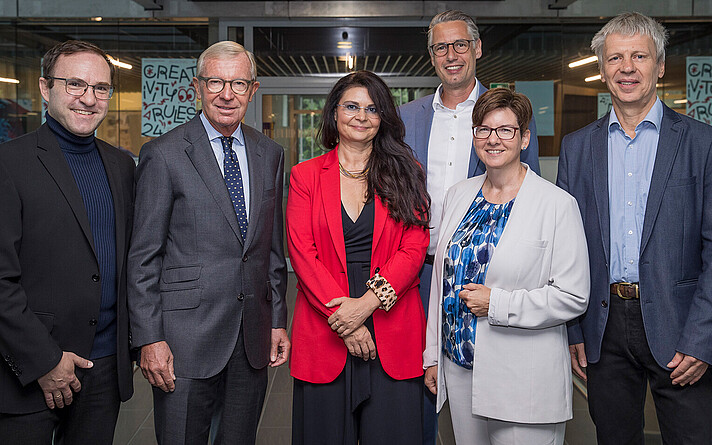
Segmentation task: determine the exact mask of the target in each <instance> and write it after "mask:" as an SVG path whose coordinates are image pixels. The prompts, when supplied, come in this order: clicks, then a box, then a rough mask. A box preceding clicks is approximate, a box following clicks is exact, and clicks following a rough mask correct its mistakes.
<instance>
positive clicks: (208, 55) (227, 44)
mask: <svg viewBox="0 0 712 445" xmlns="http://www.w3.org/2000/svg"><path fill="white" fill-rule="evenodd" d="M242 53H245V54H247V58H248V59H250V74H252V79H249V80H256V79H257V63H256V62H255V56H254V55H253V54H252V53H251V52H250V51H248V50H246V49H245V47H244V46H242V45H240V44H239V43H236V42H233V41H230V40H223V41H222V42H218V43H214V44H212V45H210V46H209V47H208V49H206V50H205V51H203V53H202V54H201V55H200V57H198V76H200V75H201V74H202V73H203V68H204V67H205V60H206V59H230V58H232V57H237V56H238V55H240V54H242Z"/></svg>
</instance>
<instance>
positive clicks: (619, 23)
mask: <svg viewBox="0 0 712 445" xmlns="http://www.w3.org/2000/svg"><path fill="white" fill-rule="evenodd" d="M611 34H622V35H624V36H633V35H636V34H640V35H644V36H648V37H650V38H651V39H653V44H655V56H656V61H657V62H658V63H662V62H665V46H666V45H667V42H668V31H667V29H665V27H664V26H663V25H661V24H660V23H658V22H656V21H655V20H653V19H651V18H650V17H648V16H645V15H643V14H640V13H637V12H624V13H623V14H620V15H617V16H616V17H614V18H613V19H611V21H609V22H608V23H606V24H605V26H603V28H601V30H600V31H598V32H597V33H596V35H595V36H593V39H592V40H591V50H593V52H594V53H596V57H598V65H599V66H601V64H602V63H603V47H604V46H605V44H606V37H608V36H609V35H611Z"/></svg>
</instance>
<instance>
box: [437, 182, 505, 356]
mask: <svg viewBox="0 0 712 445" xmlns="http://www.w3.org/2000/svg"><path fill="white" fill-rule="evenodd" d="M513 205H514V199H512V200H511V201H509V202H507V203H504V204H491V203H489V202H487V201H486V200H485V197H484V195H483V194H482V190H481V189H480V191H479V193H478V194H477V197H475V200H474V201H473V202H472V205H470V208H469V210H468V211H467V214H465V217H464V218H463V219H462V222H460V225H459V226H458V228H457V230H455V233H453V235H452V238H451V239H450V242H449V243H448V245H447V250H446V255H445V265H444V269H443V311H442V314H443V319H442V323H443V329H442V335H443V353H444V354H445V356H446V357H448V358H449V359H450V360H452V361H453V362H455V363H456V364H458V365H459V366H462V367H463V368H467V369H472V360H473V357H474V348H475V327H476V325H477V317H475V315H474V314H473V313H472V312H470V310H469V309H468V308H467V306H466V305H465V303H464V302H463V301H462V300H460V298H459V294H460V290H461V289H462V287H463V286H464V285H465V284H468V283H476V284H484V282H485V276H486V274H487V267H488V266H489V262H490V258H491V257H492V254H493V253H494V248H495V247H497V243H498V242H499V239H500V237H501V236H502V232H503V231H504V226H505V224H507V220H508V219H509V214H510V213H511V211H512V206H513Z"/></svg>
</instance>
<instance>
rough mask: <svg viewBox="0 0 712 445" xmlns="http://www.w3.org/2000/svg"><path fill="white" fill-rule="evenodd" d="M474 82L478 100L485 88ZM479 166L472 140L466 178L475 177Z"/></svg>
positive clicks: (473, 140) (476, 80) (477, 81)
mask: <svg viewBox="0 0 712 445" xmlns="http://www.w3.org/2000/svg"><path fill="white" fill-rule="evenodd" d="M475 82H476V83H477V85H476V86H475V88H479V89H478V90H477V91H478V92H479V94H478V95H477V97H478V98H479V97H480V96H482V95H483V94H485V91H487V88H485V87H484V85H482V84H481V83H480V81H479V80H478V79H477V78H475ZM479 166H480V158H479V157H478V156H477V152H476V151H475V139H474V138H473V139H472V145H471V146H470V166H469V167H468V169H467V177H468V178H471V177H473V176H477V169H478V168H479Z"/></svg>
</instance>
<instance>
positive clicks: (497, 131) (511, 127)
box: [472, 125, 520, 141]
mask: <svg viewBox="0 0 712 445" xmlns="http://www.w3.org/2000/svg"><path fill="white" fill-rule="evenodd" d="M478 128H488V129H489V133H488V134H487V137H484V138H481V137H477V129H478ZM500 128H506V129H508V130H514V132H513V133H512V137H511V138H503V137H502V136H500V135H499V129H500ZM493 131H494V134H496V135H497V137H498V138H499V139H500V140H502V141H511V140H512V139H514V138H515V137H517V131H520V128H519V127H513V126H511V125H502V126H499V127H495V128H492V127H488V126H486V125H475V126H473V127H472V137H474V138H475V139H480V140H483V141H484V140H486V139H489V138H490V136H492V132H493Z"/></svg>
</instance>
